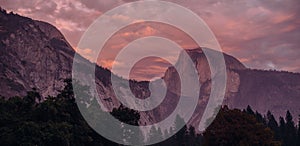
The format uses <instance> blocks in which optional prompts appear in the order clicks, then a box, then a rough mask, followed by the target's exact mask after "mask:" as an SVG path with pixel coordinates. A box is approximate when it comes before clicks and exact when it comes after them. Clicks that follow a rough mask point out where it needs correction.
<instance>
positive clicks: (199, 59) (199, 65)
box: [163, 48, 246, 97]
mask: <svg viewBox="0 0 300 146" xmlns="http://www.w3.org/2000/svg"><path fill="white" fill-rule="evenodd" d="M202 49H208V48H202ZM202 49H192V50H187V51H186V52H187V54H188V55H189V56H190V58H191V59H192V61H193V62H194V64H195V67H196V70H197V72H198V76H199V82H200V84H201V85H202V86H201V87H202V90H201V91H202V93H201V94H203V95H208V94H209V93H210V86H211V85H210V84H211V79H212V78H213V77H215V75H211V71H210V67H209V63H208V61H207V58H206V56H205V54H204V53H203V51H202ZM216 53H217V52H216ZM182 57H183V55H180V56H179V60H178V63H177V64H176V65H177V68H178V69H180V70H183V72H184V71H185V70H190V66H188V65H185V64H183V63H181V60H185V59H182ZM224 60H225V64H226V71H227V85H226V97H229V96H231V95H232V94H234V93H237V92H238V88H239V85H240V79H239V75H238V74H237V73H236V72H235V71H234V70H244V69H246V67H245V66H244V65H243V64H242V63H240V62H239V61H238V60H237V59H235V58H234V57H232V56H229V55H227V54H224ZM179 72H180V71H179ZM163 78H164V80H165V82H166V84H167V86H168V87H169V89H170V90H171V91H172V92H175V93H177V94H179V93H178V91H180V79H179V75H178V73H177V71H176V69H175V68H174V67H170V68H168V69H167V71H166V73H165V75H164V77H163ZM187 78H188V77H187Z"/></svg>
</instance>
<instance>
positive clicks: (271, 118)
mask: <svg viewBox="0 0 300 146" xmlns="http://www.w3.org/2000/svg"><path fill="white" fill-rule="evenodd" d="M267 119H268V127H269V128H270V129H271V130H273V131H274V137H275V139H276V140H279V139H280V137H279V127H278V123H277V121H276V120H275V118H274V116H273V114H272V113H271V112H270V111H268V112H267Z"/></svg>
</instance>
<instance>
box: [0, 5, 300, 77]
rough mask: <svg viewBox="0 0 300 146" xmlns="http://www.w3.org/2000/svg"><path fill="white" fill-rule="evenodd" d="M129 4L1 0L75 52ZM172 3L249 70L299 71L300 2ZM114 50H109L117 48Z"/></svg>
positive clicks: (124, 37)
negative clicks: (99, 22) (93, 27)
mask: <svg viewBox="0 0 300 146" xmlns="http://www.w3.org/2000/svg"><path fill="white" fill-rule="evenodd" d="M127 2H131V0H93V1H87V0H49V1H47V2H46V1H43V0H26V1H25V0H0V6H1V7H3V8H4V9H6V10H7V11H13V12H15V13H18V14H20V15H23V16H27V17H30V18H33V19H36V20H42V21H46V22H49V23H51V24H53V25H54V26H56V27H57V28H58V29H59V30H60V31H61V32H62V33H63V34H64V35H65V37H66V38H67V40H68V41H69V42H70V43H71V45H72V46H73V47H74V48H76V46H77V43H78V42H79V39H80V37H81V36H82V34H83V33H84V32H85V30H86V29H87V27H88V26H89V25H90V24H91V23H92V22H93V21H94V20H95V19H96V18H98V17H99V16H101V14H103V13H105V12H106V11H108V10H110V9H112V8H115V7H117V6H120V5H122V4H124V3H127ZM170 2H174V3H177V4H179V5H182V6H184V7H187V8H189V9H190V10H192V11H193V12H195V13H196V14H198V15H199V16H200V17H201V18H202V19H203V20H205V22H206V23H207V24H208V26H209V27H210V28H211V30H212V31H213V32H214V34H215V35H216V38H217V40H218V41H219V43H220V45H221V47H222V50H223V51H224V52H225V53H227V54H230V55H232V56H234V57H236V58H238V59H239V60H240V61H241V62H242V63H243V64H244V65H246V66H247V67H250V68H257V69H276V70H287V71H292V72H300V50H299V49H300V39H299V38H300V16H299V14H300V1H299V0H201V1H199V0H188V1H187V0H170ZM159 28H160V29H161V28H164V29H163V30H160V29H159ZM159 28H158V27H157V25H153V24H141V25H138V26H136V27H128V28H127V29H126V31H123V32H120V33H119V34H118V35H117V36H116V37H115V40H112V41H113V43H112V44H114V45H117V44H118V45H119V47H121V46H122V44H126V43H129V42H130V41H132V40H133V38H139V37H143V36H151V35H160V36H167V35H166V34H165V33H166V32H167V31H168V30H169V29H168V28H167V27H159ZM174 33H176V32H174ZM178 34H180V32H179V31H178ZM170 36H173V35H170ZM172 39H177V38H172ZM178 42H181V43H182V44H181V45H182V46H184V47H185V48H192V47H193V43H192V42H190V41H188V39H187V40H180V41H178ZM114 45H111V46H110V47H117V46H114ZM123 46H124V45H123ZM80 53H83V54H86V55H88V54H89V53H91V51H90V50H81V52H80ZM146 62H147V61H144V62H143V64H145V63H146ZM105 63H106V64H109V63H110V62H102V65H104V64H105ZM107 66H109V65H107ZM153 70H155V69H154V68H153ZM161 73H162V71H157V72H154V73H153V74H161Z"/></svg>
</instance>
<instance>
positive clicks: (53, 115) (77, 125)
mask: <svg viewBox="0 0 300 146" xmlns="http://www.w3.org/2000/svg"><path fill="white" fill-rule="evenodd" d="M65 84H66V85H65V88H64V89H63V90H62V91H60V93H59V94H58V95H57V96H56V97H47V98H46V99H45V100H42V98H41V95H40V94H39V93H38V92H37V91H36V90H35V89H33V90H32V91H29V92H28V93H27V95H26V96H24V97H11V98H5V97H1V98H0V143H1V145H24V146H25V145H28V146H29V145H65V146H69V145H100V146H101V145H102V146H110V145H119V144H116V143H113V142H111V141H109V140H107V139H105V138H104V137H102V136H101V135H99V134H98V133H97V132H95V131H94V130H93V129H92V128H90V126H89V125H88V124H87V123H86V121H85V120H84V118H83V117H82V115H81V114H80V112H79V109H78V107H77V104H76V101H75V97H74V94H73V86H72V81H71V80H70V79H69V80H65ZM81 88H83V89H86V90H88V87H85V86H81ZM110 114H112V115H113V116H114V117H115V118H117V119H119V120H120V121H122V122H124V123H128V124H131V125H138V121H139V118H140V115H139V113H138V112H137V111H134V110H132V109H128V108H126V107H124V106H120V107H119V108H117V109H114V110H113V111H112V112H111V113H110ZM297 118H299V120H297V119H294V118H293V117H292V115H291V113H290V112H289V111H287V113H286V115H285V117H280V118H279V121H277V120H276V119H275V118H274V116H273V115H272V113H271V112H270V111H269V112H267V114H266V115H263V114H261V113H258V112H255V111H253V110H252V109H251V107H250V106H248V107H246V109H244V110H239V109H229V108H228V107H227V106H223V107H222V108H221V109H220V111H219V113H218V115H217V117H216V119H215V120H214V121H213V122H212V124H211V125H210V126H209V127H208V128H207V129H206V131H205V132H203V133H201V134H199V133H196V132H195V128H194V127H188V126H184V127H183V128H181V129H178V130H179V132H177V133H176V134H174V133H172V132H174V131H175V130H176V127H177V126H176V122H183V120H182V119H181V118H180V117H179V116H177V118H176V121H175V123H174V126H173V129H170V130H166V131H161V129H156V128H154V127H153V128H152V129H151V130H150V134H149V139H155V138H163V137H164V136H166V135H167V134H172V135H173V134H174V135H173V136H172V137H170V138H169V139H167V140H165V141H163V142H161V143H157V144H155V145H157V146H165V145H174V146H199V145H203V146H208V145H209V146H215V145H216V146H217V145H223V146H237V145H243V146H262V145H265V146H279V145H283V146H299V145H300V128H299V125H300V122H299V123H295V122H294V121H300V116H299V117H297ZM120 128H121V129H122V127H120ZM121 131H122V132H127V134H128V131H126V129H122V130H121ZM129 134H135V133H129ZM128 142H129V143H128V145H130V139H129V140H128Z"/></svg>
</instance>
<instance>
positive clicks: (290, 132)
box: [283, 111, 296, 146]
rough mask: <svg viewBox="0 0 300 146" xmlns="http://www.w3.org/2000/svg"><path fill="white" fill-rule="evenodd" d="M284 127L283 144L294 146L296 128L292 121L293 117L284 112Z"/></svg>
mask: <svg viewBox="0 0 300 146" xmlns="http://www.w3.org/2000/svg"><path fill="white" fill-rule="evenodd" d="M285 120H286V126H285V132H284V137H283V138H284V139H283V142H284V144H285V145H288V146H296V127H295V124H294V121H293V116H292V115H291V113H290V111H287V112H286V117H285Z"/></svg>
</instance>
